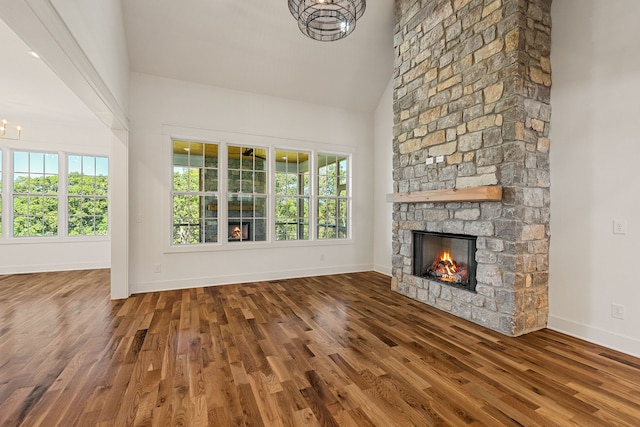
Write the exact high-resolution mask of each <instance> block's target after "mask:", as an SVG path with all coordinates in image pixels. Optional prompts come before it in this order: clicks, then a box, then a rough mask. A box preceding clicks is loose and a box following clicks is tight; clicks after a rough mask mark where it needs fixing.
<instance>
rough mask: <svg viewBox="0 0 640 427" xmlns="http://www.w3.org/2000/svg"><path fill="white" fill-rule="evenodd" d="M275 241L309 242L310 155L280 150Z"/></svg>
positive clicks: (278, 157)
mask: <svg viewBox="0 0 640 427" xmlns="http://www.w3.org/2000/svg"><path fill="white" fill-rule="evenodd" d="M275 184H276V187H275V188H276V196H275V223H276V224H275V238H276V240H308V239H309V194H310V187H309V185H310V184H309V153H306V152H295V151H284V150H276V170H275Z"/></svg>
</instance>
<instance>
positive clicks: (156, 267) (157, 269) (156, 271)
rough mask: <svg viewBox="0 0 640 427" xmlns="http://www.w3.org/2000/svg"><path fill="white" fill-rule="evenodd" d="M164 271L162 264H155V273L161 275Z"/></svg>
mask: <svg viewBox="0 0 640 427" xmlns="http://www.w3.org/2000/svg"><path fill="white" fill-rule="evenodd" d="M161 271H162V266H161V265H160V264H153V272H154V273H160V272H161Z"/></svg>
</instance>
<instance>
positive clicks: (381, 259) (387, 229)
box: [373, 79, 393, 276]
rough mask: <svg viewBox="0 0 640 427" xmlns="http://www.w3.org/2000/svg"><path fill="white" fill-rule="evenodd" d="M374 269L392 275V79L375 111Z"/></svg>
mask: <svg viewBox="0 0 640 427" xmlns="http://www.w3.org/2000/svg"><path fill="white" fill-rule="evenodd" d="M374 119H375V123H374V124H375V150H374V157H375V159H374V170H375V173H374V177H373V185H374V196H373V212H374V215H373V269H374V270H375V271H377V272H380V273H383V274H387V275H389V276H390V275H391V220H392V217H391V213H392V211H393V204H392V203H387V201H386V195H387V194H389V193H392V192H393V176H392V173H393V172H392V171H393V144H392V143H393V79H391V80H390V81H389V84H388V85H387V88H386V89H385V91H384V94H383V95H382V97H381V98H380V102H379V103H378V108H376V111H375V116H374Z"/></svg>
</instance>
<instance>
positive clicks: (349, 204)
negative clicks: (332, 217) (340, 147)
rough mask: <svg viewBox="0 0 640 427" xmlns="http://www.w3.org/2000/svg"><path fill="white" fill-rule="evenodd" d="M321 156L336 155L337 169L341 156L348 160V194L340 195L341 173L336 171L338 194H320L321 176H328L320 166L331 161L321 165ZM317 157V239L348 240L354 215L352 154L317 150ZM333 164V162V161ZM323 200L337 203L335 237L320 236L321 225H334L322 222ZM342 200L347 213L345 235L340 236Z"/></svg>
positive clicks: (337, 169) (346, 177)
mask: <svg viewBox="0 0 640 427" xmlns="http://www.w3.org/2000/svg"><path fill="white" fill-rule="evenodd" d="M320 156H325V157H329V156H331V157H334V158H335V159H336V162H335V165H336V166H335V167H336V171H338V172H339V171H340V166H339V163H340V162H341V158H343V159H342V160H344V161H345V162H346V176H345V179H346V183H345V190H346V196H341V195H340V181H339V180H340V176H341V175H340V173H336V180H337V182H336V187H335V189H336V195H327V194H320V193H321V192H320V178H321V176H326V175H320V168H321V167H323V166H328V165H329V164H330V163H326V164H325V165H323V166H320V164H319V163H320V162H319V160H318V159H319V157H320ZM315 157H316V164H315V169H314V171H315V172H316V180H317V181H316V195H315V199H316V206H315V209H316V210H315V212H316V220H315V221H314V226H315V231H316V239H317V240H319V241H340V240H348V239H350V238H351V228H352V227H351V225H352V220H351V219H352V217H353V215H352V214H351V209H352V187H351V160H352V157H351V156H350V155H347V154H343V153H335V152H328V151H317V152H315ZM331 164H333V163H331ZM321 200H327V201H328V200H334V201H335V203H336V210H337V211H336V224H335V231H336V232H335V236H333V237H320V236H319V235H320V227H321V226H322V227H325V228H329V227H331V226H332V225H331V224H329V223H326V222H325V223H323V224H320V222H319V221H320V219H319V218H320V211H319V210H320V201H321ZM340 202H344V204H345V207H346V210H347V213H346V225H345V227H346V233H345V236H344V237H340V236H339V232H340V230H339V229H340V209H339V206H340Z"/></svg>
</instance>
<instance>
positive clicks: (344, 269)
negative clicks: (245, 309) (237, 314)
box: [129, 264, 372, 294]
mask: <svg viewBox="0 0 640 427" xmlns="http://www.w3.org/2000/svg"><path fill="white" fill-rule="evenodd" d="M371 267H372V266H371V265H370V264H361V265H350V266H337V267H336V266H333V267H323V268H314V269H301V270H288V271H272V272H260V273H249V274H246V273H245V274H233V275H226V276H210V277H196V278H191V279H175V280H163V281H158V282H139V283H131V285H130V288H129V289H130V291H131V293H132V294H138V293H144V292H158V291H167V290H175V289H190V288H202V287H205V286H219V285H230V284H236V283H250V282H264V281H269V280H283V279H295V278H300V277H314V276H328V275H332V274H345V273H358V272H363V271H371Z"/></svg>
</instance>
